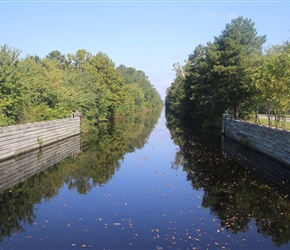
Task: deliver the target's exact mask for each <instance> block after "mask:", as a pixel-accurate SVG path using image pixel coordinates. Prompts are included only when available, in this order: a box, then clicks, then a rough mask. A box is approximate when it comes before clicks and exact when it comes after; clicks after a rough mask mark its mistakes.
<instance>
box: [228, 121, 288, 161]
mask: <svg viewBox="0 0 290 250" xmlns="http://www.w3.org/2000/svg"><path fill="white" fill-rule="evenodd" d="M225 135H226V136H228V137H230V138H232V139H234V140H236V141H239V142H240V143H241V144H244V145H245V146H248V147H250V148H252V149H254V150H257V151H260V152H262V153H264V154H266V155H269V156H271V157H272V158H274V159H276V160H278V161H279V162H282V163H284V164H288V165H290V132H289V131H285V130H281V129H275V128H272V127H266V126H261V125H256V124H252V123H249V122H242V121H237V120H229V119H226V122H225Z"/></svg>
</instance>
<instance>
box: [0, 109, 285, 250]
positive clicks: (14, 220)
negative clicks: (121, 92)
mask: <svg viewBox="0 0 290 250" xmlns="http://www.w3.org/2000/svg"><path fill="white" fill-rule="evenodd" d="M158 117H159V113H156V114H154V115H153V116H152V117H149V116H144V117H143V116H140V117H135V118H134V119H131V120H130V121H122V122H119V124H115V125H110V126H108V125H100V127H99V128H98V129H97V130H96V131H94V132H93V133H92V134H91V135H90V136H89V137H85V138H83V140H82V141H81V142H78V143H79V145H80V146H81V149H82V152H81V153H79V154H77V155H75V154H76V153H75V151H72V152H69V154H73V155H74V156H73V157H71V156H70V157H68V158H67V159H65V160H63V161H61V162H59V163H57V164H55V165H54V166H53V167H51V168H48V169H47V170H45V171H43V172H41V173H38V174H36V175H34V176H32V177H29V178H28V179H26V180H25V181H24V182H22V183H20V184H18V185H15V186H9V187H6V188H3V190H1V189H0V205H1V207H0V224H1V231H0V233H1V234H0V249H81V248H82V249H83V248H91V249H167V248H172V249H289V248H290V244H289V243H288V242H289V240H290V203H289V200H288V199H287V192H288V189H287V186H286V188H285V190H282V191H280V192H278V191H277V190H276V189H277V188H276V187H277V186H279V185H278V184H279V183H280V180H277V183H278V184H277V185H276V186H275V183H274V184H273V185H272V186H273V187H270V186H269V185H271V181H269V180H268V179H267V176H266V174H263V173H262V174H261V171H260V172H258V173H256V174H255V173H254V172H252V171H251V170H250V166H249V167H247V166H245V165H243V166H240V165H238V164H236V163H235V162H234V161H233V160H230V159H229V155H230V154H231V152H230V151H228V152H226V154H227V157H225V152H222V149H221V139H220V137H219V136H218V135H216V134H214V133H213V134H208V133H207V132H198V133H197V132H196V131H197V130H186V129H182V128H180V127H178V126H173V125H172V124H167V126H166V119H165V116H164V112H163V113H161V116H160V117H159V118H158ZM157 119H158V122H157ZM167 127H169V128H170V131H169V130H168V129H167ZM72 143H73V144H74V145H75V142H72ZM79 145H78V146H79ZM65 148H66V149H67V148H69V146H65ZM72 148H73V147H72ZM59 151H60V150H59ZM222 153H223V154H222ZM46 155H48V153H47V152H45V151H44V152H40V153H39V152H38V153H37V159H38V160H39V159H40V160H41V159H44V158H43V157H45V156H46ZM239 157H240V156H239ZM45 161H47V160H45ZM0 166H1V165H0ZM260 177H263V178H260ZM287 178H288V177H287ZM287 178H286V180H281V183H282V182H283V184H284V183H285V181H286V182H287ZM262 179H263V180H262ZM266 179H267V180H266ZM263 181H264V182H263ZM280 186H281V185H280ZM285 197H286V198H285Z"/></svg>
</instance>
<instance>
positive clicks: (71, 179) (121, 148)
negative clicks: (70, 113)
mask: <svg viewBox="0 0 290 250" xmlns="http://www.w3.org/2000/svg"><path fill="white" fill-rule="evenodd" d="M160 112H161V110H155V111H152V112H148V113H140V114H137V115H136V116H132V117H130V118H128V119H124V120H121V121H118V122H116V123H112V124H107V123H104V124H100V125H99V126H98V127H97V128H95V129H94V130H93V131H91V133H89V134H87V135H85V136H84V137H83V138H82V153H80V154H78V155H76V154H77V153H78V152H79V150H80V138H78V139H77V138H74V139H76V141H74V142H76V143H74V142H73V143H71V144H67V143H65V142H66V141H62V142H61V143H59V144H58V145H57V146H59V147H58V148H54V147H52V146H51V147H50V148H49V150H48V151H47V150H46V149H48V148H43V151H35V152H34V151H33V152H31V153H29V154H27V155H26V156H24V155H22V156H21V157H20V158H14V159H11V160H10V162H5V164H4V163H3V166H4V165H6V170H7V171H6V170H5V171H3V173H4V172H9V171H8V170H9V164H12V165H13V164H14V163H13V162H18V163H19V162H22V161H23V162H25V164H24V163H23V166H24V169H25V170H23V171H22V172H21V171H20V172H21V173H20V174H19V177H17V179H18V180H17V183H18V182H19V181H21V182H20V183H18V184H17V185H15V184H16V182H9V183H8V182H7V183H8V184H4V183H3V185H2V184H1V187H2V188H1V190H0V229H1V230H0V242H1V241H2V240H3V238H4V237H6V236H11V235H12V234H13V233H15V232H23V231H24V229H23V227H22V225H23V224H30V225H32V224H33V223H34V220H35V219H36V216H35V209H34V205H35V204H40V203H42V202H43V201H49V200H50V199H52V197H54V196H55V195H57V194H58V191H59V190H60V188H61V187H62V186H63V185H65V184H66V185H68V187H69V189H76V190H77V191H78V192H79V193H80V194H84V193H88V192H89V191H90V190H91V189H92V187H94V186H102V185H105V184H106V183H107V182H108V181H109V180H110V179H111V178H112V177H113V175H114V173H115V171H117V170H118V169H119V168H120V163H121V161H122V160H123V158H124V155H125V154H126V153H128V152H133V151H134V150H135V149H136V148H142V147H143V146H144V144H145V143H146V141H147V139H148V137H149V135H150V133H151V131H152V130H153V128H154V126H155V124H156V123H157V120H158V117H159V116H160ZM71 140H73V138H71ZM77 142H78V143H77ZM55 146H56V145H55ZM70 149H71V151H70ZM64 151H69V152H70V153H68V155H73V156H71V157H67V156H68V155H66V157H67V158H66V159H64V160H63V161H60V162H58V163H56V162H57V161H59V160H62V159H63V158H62V157H61V155H62V152H64ZM29 155H30V156H29ZM36 162H41V164H38V163H37V164H36ZM0 164H1V163H0ZM3 166H2V165H1V168H0V171H1V170H3V168H2V167H3ZM50 166H52V167H50ZM27 169H31V172H30V173H29V174H27ZM36 169H37V171H35V170H36ZM44 169H45V170H44ZM40 171H41V172H40ZM35 173H37V174H35ZM32 175H33V176H32ZM30 176H32V177H30ZM28 177H30V178H28ZM6 179H9V178H6ZM1 183H2V182H1Z"/></svg>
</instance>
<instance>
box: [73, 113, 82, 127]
mask: <svg viewBox="0 0 290 250" xmlns="http://www.w3.org/2000/svg"><path fill="white" fill-rule="evenodd" d="M73 117H79V118H80V123H81V125H82V118H83V114H82V112H79V111H78V110H76V111H75V112H74V113H73Z"/></svg>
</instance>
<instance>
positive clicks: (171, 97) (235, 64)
mask: <svg viewBox="0 0 290 250" xmlns="http://www.w3.org/2000/svg"><path fill="white" fill-rule="evenodd" d="M265 41H266V37H265V36H258V35H257V32H256V29H255V28H254V23H253V22H252V21H251V20H250V19H245V18H243V17H238V18H236V19H233V20H232V22H231V23H229V24H227V25H226V28H225V30H223V31H222V33H221V35H220V36H218V37H215V38H214V42H213V43H210V42H209V43H208V44H207V45H206V46H203V45H198V46H197V47H196V48H195V50H194V51H193V53H192V54H191V55H189V57H188V60H187V62H186V65H185V67H184V69H183V71H184V73H183V76H184V77H183V79H181V78H180V76H179V75H180V74H178V73H177V77H176V79H175V80H174V82H173V83H172V85H171V87H170V88H168V91H167V95H166V110H167V111H169V112H173V113H178V115H179V116H180V119H199V120H201V121H202V122H203V123H204V126H215V124H216V122H215V120H218V118H219V117H220V116H221V114H222V113H223V112H224V110H229V112H231V113H233V114H234V116H235V118H238V117H239V116H241V117H245V116H246V115H248V114H249V113H250V112H251V111H252V110H253V109H254V106H257V105H258V103H259V102H260V99H259V98H258V97H257V94H258V92H259V91H257V86H256V83H255V82H254V80H253V79H254V74H256V71H255V70H254V69H257V67H259V64H258V63H257V61H256V60H254V58H256V59H257V60H258V58H261V57H262V45H263V43H264V42H265ZM177 83H178V84H177ZM254 99H255V100H256V101H255V105H253V101H252V100H254ZM288 107H289V106H288ZM176 109H180V110H178V111H177V110H176Z"/></svg>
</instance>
